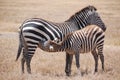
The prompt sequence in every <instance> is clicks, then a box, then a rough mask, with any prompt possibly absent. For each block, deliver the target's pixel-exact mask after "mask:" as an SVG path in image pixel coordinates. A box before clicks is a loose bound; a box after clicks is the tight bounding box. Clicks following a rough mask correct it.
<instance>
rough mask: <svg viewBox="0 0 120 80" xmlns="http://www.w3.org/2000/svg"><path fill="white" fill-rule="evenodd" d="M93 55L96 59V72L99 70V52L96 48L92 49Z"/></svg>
mask: <svg viewBox="0 0 120 80" xmlns="http://www.w3.org/2000/svg"><path fill="white" fill-rule="evenodd" d="M92 55H93V57H94V60H95V70H94V73H95V72H97V71H98V54H97V52H96V50H93V51H92Z"/></svg>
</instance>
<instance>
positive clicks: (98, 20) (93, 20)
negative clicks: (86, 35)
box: [87, 12, 106, 31]
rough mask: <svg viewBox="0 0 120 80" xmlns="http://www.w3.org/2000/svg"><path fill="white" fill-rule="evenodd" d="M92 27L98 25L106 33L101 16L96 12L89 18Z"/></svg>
mask: <svg viewBox="0 0 120 80" xmlns="http://www.w3.org/2000/svg"><path fill="white" fill-rule="evenodd" d="M87 23H89V24H90V25H93V24H94V25H97V26H98V27H100V28H101V29H102V30H103V31H106V26H105V24H104V22H103V21H102V19H101V17H100V15H99V14H98V13H97V12H94V13H93V14H91V15H90V16H89V17H88V22H87Z"/></svg>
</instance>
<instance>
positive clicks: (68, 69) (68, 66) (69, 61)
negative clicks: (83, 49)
mask: <svg viewBox="0 0 120 80" xmlns="http://www.w3.org/2000/svg"><path fill="white" fill-rule="evenodd" d="M72 59H73V55H70V54H69V53H67V52H66V67H65V72H66V75H67V76H70V74H71V64H72Z"/></svg>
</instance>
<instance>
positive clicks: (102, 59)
mask: <svg viewBox="0 0 120 80" xmlns="http://www.w3.org/2000/svg"><path fill="white" fill-rule="evenodd" d="M98 55H99V56H100V60H101V64H102V70H103V71H104V55H103V47H100V48H98Z"/></svg>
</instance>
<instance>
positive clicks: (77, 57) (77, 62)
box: [75, 53, 80, 69]
mask: <svg viewBox="0 0 120 80" xmlns="http://www.w3.org/2000/svg"><path fill="white" fill-rule="evenodd" d="M75 59H76V66H77V68H78V69H79V68H80V64H79V53H76V54H75Z"/></svg>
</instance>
